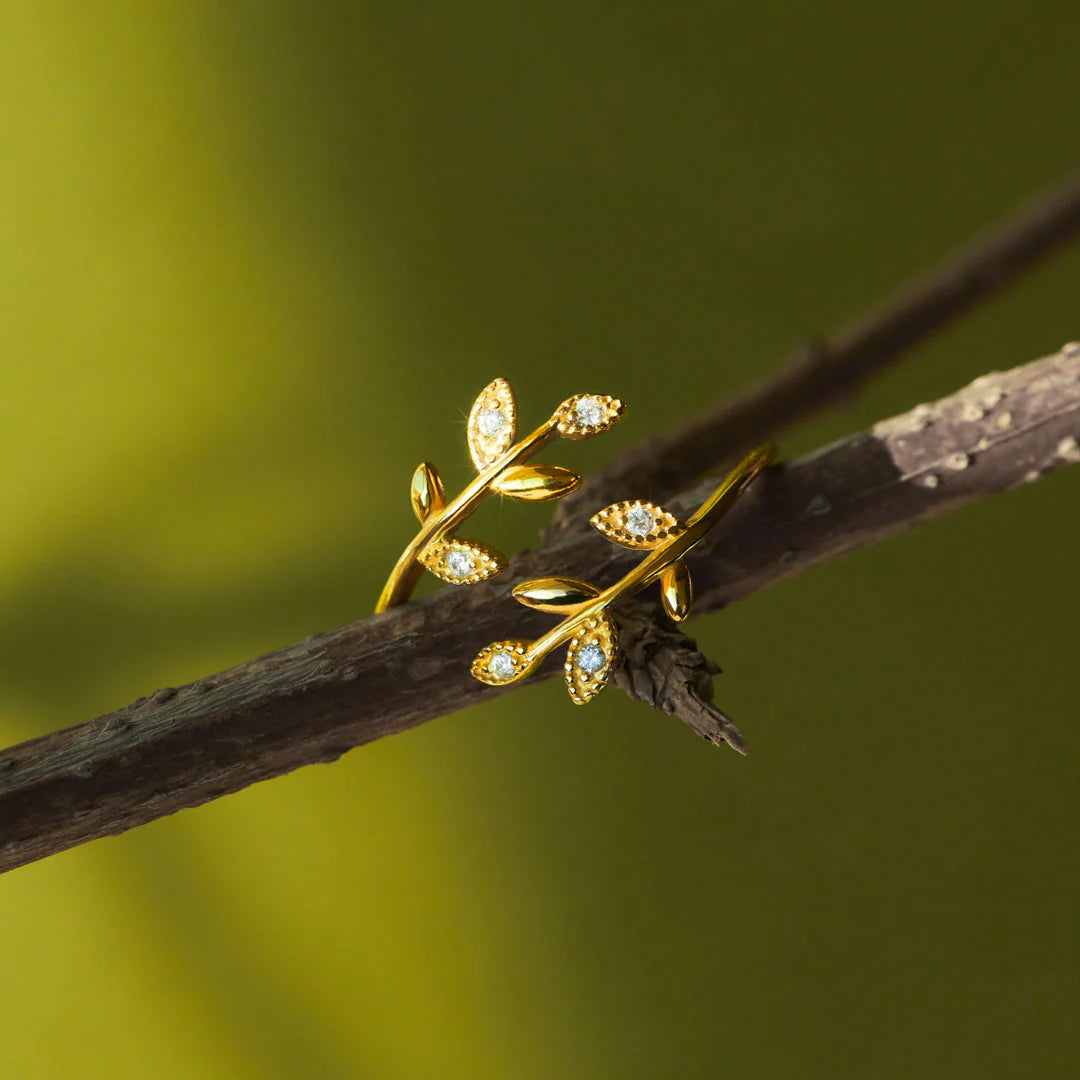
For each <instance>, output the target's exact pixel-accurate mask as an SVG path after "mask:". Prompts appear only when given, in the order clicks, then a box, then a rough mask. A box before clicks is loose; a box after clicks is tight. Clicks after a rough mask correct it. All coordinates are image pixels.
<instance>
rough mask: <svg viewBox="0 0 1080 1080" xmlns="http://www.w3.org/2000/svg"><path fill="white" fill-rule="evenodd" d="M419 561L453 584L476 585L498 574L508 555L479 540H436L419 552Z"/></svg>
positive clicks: (437, 575) (438, 576)
mask: <svg viewBox="0 0 1080 1080" xmlns="http://www.w3.org/2000/svg"><path fill="white" fill-rule="evenodd" d="M420 562H422V563H423V564H424V566H426V567H427V568H428V569H429V570H430V571H431V572H432V573H433V574H434V575H435V576H436V577H437V578H441V579H442V580H443V581H447V582H449V583H450V584H451V585H473V584H475V583H476V582H477V581H483V580H484V579H485V578H489V577H491V576H493V575H494V574H497V573H498V572H499V571H500V570H501V569H502V568H503V567H504V566H506V556H505V555H503V553H502V552H501V551H498V550H497V549H496V548H493V547H491V546H490V545H489V544H484V543H481V542H480V541H479V540H461V539H454V540H437V541H435V543H433V544H428V546H427V547H426V548H424V550H423V551H421V552H420Z"/></svg>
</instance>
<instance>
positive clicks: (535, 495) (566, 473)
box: [491, 465, 581, 502]
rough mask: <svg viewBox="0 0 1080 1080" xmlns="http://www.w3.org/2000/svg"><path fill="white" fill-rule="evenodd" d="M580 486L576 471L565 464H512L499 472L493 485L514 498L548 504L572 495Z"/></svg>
mask: <svg viewBox="0 0 1080 1080" xmlns="http://www.w3.org/2000/svg"><path fill="white" fill-rule="evenodd" d="M580 483H581V477H580V476H578V474H577V473H576V472H571V471H570V470H569V469H564V468H563V467H562V466H561V465H511V466H510V468H508V469H504V470H503V471H502V472H501V473H499V475H498V476H497V477H496V478H495V480H494V481H492V484H491V486H492V487H493V488H494V489H495V490H496V491H497V492H498V493H499V494H500V495H509V496H510V498H512V499H528V500H530V501H531V502H546V501H547V500H548V499H561V498H562V497H563V496H564V495H569V494H570V492H571V491H573V490H574V489H575V488H576V487H577V486H578V485H579V484H580Z"/></svg>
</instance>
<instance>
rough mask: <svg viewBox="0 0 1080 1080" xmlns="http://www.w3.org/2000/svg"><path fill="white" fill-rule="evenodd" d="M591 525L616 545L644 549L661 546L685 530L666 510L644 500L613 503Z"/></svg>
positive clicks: (593, 517)
mask: <svg viewBox="0 0 1080 1080" xmlns="http://www.w3.org/2000/svg"><path fill="white" fill-rule="evenodd" d="M589 524H590V525H592V527H593V528H594V529H596V531H597V532H599V533H601V534H602V535H603V536H606V537H607V538H608V539H609V540H613V541H614V542H615V543H616V544H622V546H623V547H628V548H638V549H640V550H649V549H651V548H655V547H659V546H660V545H661V544H663V543H665V542H666V541H668V540H670V539H671V537H673V536H677V535H678V534H679V533H681V532H682V531H683V529H684V528H685V526H684V525H683V524H682V522H681V521H679V519H678V518H676V517H675V516H674V515H673V514H669V513H668V512H667V511H666V510H665V509H664V508H663V507H661V506H657V505H656V504H655V503H650V502H642V500H641V499H634V500H632V501H630V502H620V503H613V504H612V505H611V506H607V507H605V508H604V509H603V510H601V511H600V512H599V513H596V514H593V516H592V518H590V520H589Z"/></svg>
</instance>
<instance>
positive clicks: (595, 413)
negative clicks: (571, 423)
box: [574, 397, 604, 427]
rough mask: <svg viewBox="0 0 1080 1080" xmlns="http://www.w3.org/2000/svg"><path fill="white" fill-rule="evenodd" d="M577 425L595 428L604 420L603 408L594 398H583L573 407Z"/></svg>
mask: <svg viewBox="0 0 1080 1080" xmlns="http://www.w3.org/2000/svg"><path fill="white" fill-rule="evenodd" d="M574 412H575V413H577V418H578V423H579V424H581V425H582V426H583V427H596V425H597V424H599V423H600V421H601V420H603V419H604V406H603V405H601V404H600V402H599V401H597V400H596V398H594V397H583V398H580V399H579V400H578V403H577V405H575V406H574Z"/></svg>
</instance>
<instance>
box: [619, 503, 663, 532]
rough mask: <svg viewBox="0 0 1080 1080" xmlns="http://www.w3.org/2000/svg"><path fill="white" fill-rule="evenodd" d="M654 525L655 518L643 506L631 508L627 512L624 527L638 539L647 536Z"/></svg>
mask: <svg viewBox="0 0 1080 1080" xmlns="http://www.w3.org/2000/svg"><path fill="white" fill-rule="evenodd" d="M655 525H656V520H655V518H654V517H653V516H652V514H651V513H650V512H649V511H648V510H646V509H645V507H644V506H634V507H631V508H630V510H629V511H628V512H627V515H626V527H627V529H628V530H629V531H630V532H632V533H633V534H634V535H635V536H637V537H639V538H641V537H646V536H648V535H649V533H651V532H652V531H653V528H654V527H655Z"/></svg>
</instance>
